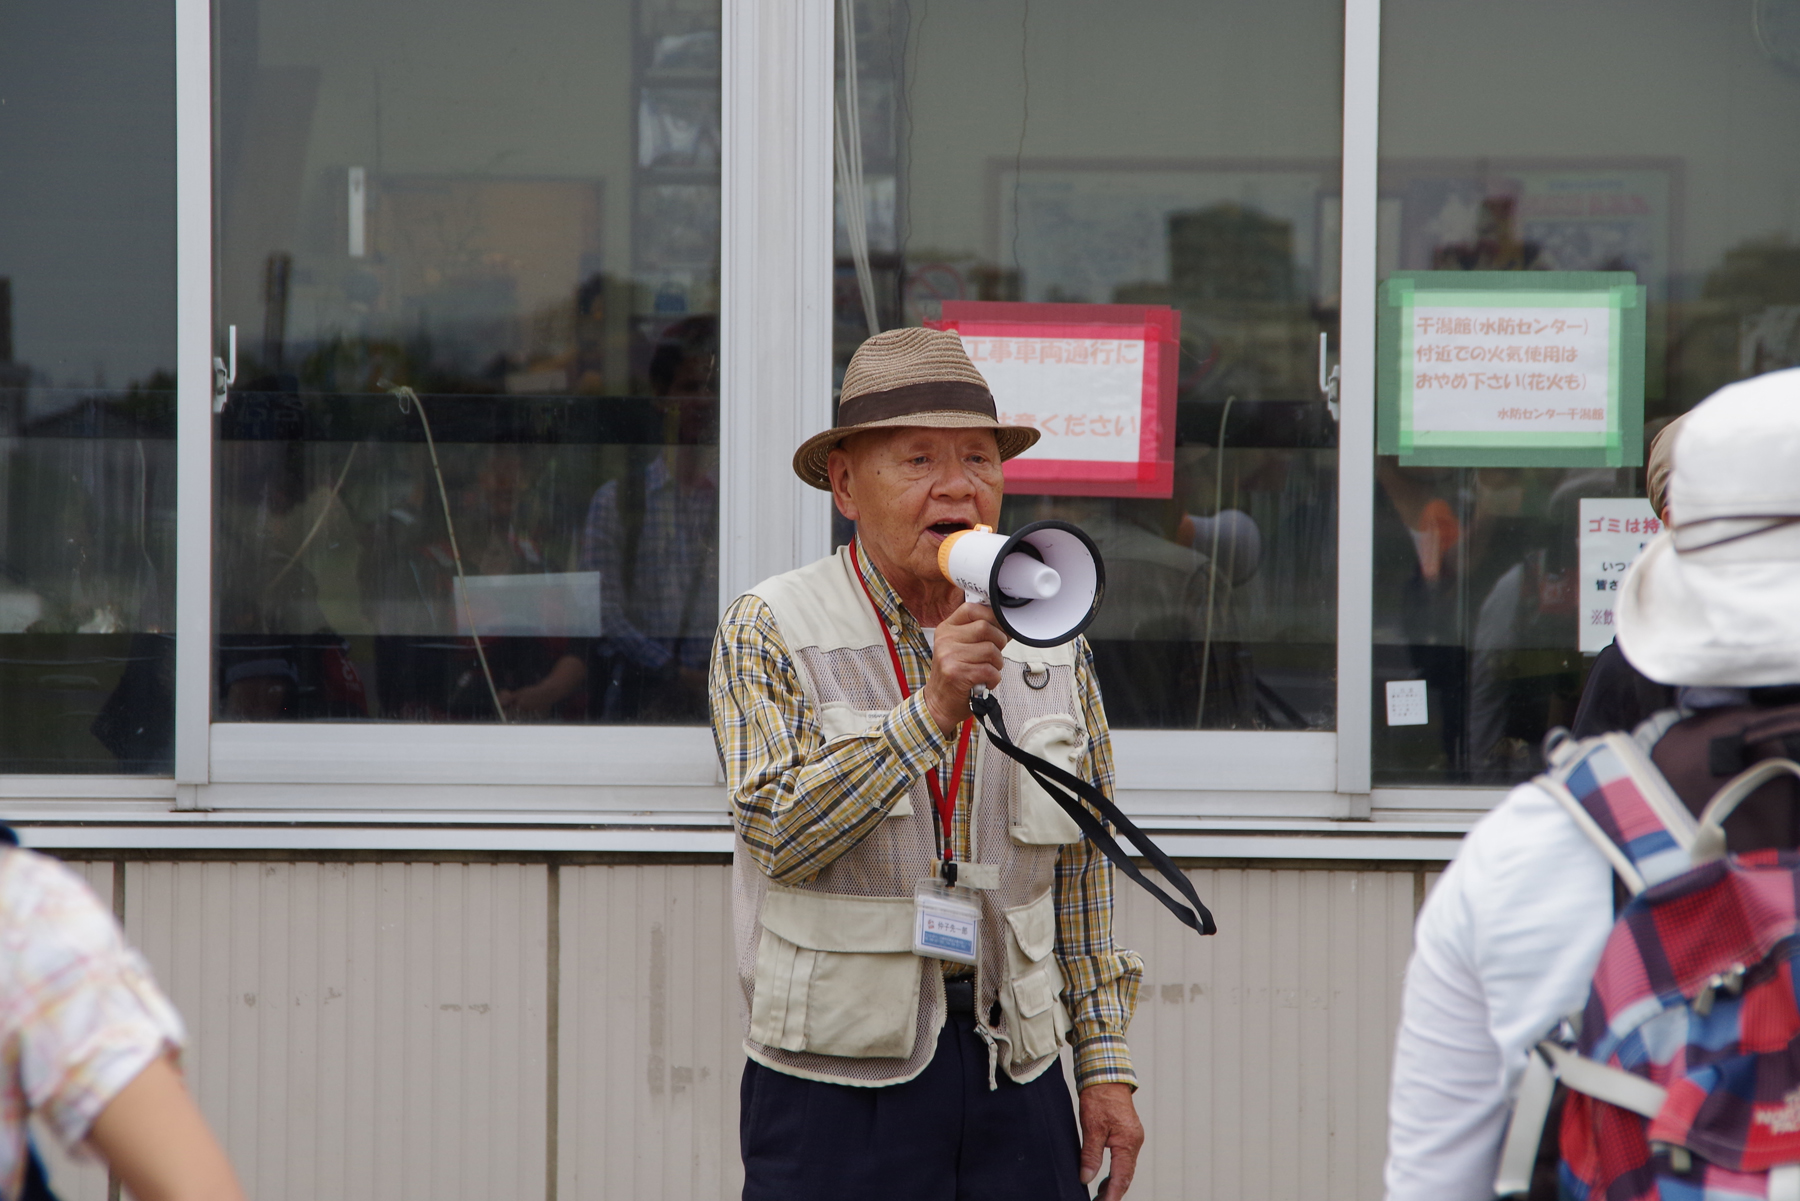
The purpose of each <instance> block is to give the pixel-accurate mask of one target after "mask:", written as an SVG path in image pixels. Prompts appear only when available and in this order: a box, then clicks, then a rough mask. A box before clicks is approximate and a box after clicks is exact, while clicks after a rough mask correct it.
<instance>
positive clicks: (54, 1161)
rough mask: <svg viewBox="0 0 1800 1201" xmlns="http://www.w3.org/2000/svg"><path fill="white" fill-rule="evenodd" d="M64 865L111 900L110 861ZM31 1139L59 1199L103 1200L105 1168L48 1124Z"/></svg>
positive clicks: (38, 1126) (109, 902)
mask: <svg viewBox="0 0 1800 1201" xmlns="http://www.w3.org/2000/svg"><path fill="white" fill-rule="evenodd" d="M64 862H65V863H66V864H67V866H68V867H69V868H70V869H71V870H72V871H74V873H75V874H76V875H78V876H80V877H81V878H82V879H83V880H86V881H87V884H88V887H89V888H92V889H93V890H94V895H96V896H98V897H99V898H100V903H101V904H102V905H105V906H106V907H107V908H109V909H110V908H112V904H113V865H112V864H111V863H109V862H105V861H95V860H79V859H78V860H65V861H64ZM31 1141H32V1143H33V1145H34V1146H36V1147H37V1149H38V1155H39V1156H40V1157H41V1158H42V1159H43V1161H44V1171H45V1173H46V1174H47V1175H48V1176H49V1177H50V1187H51V1189H52V1190H54V1191H55V1193H56V1195H57V1196H58V1197H60V1198H61V1199H62V1201H107V1197H106V1191H107V1176H106V1169H105V1168H104V1167H103V1166H101V1165H100V1164H98V1163H96V1162H94V1161H93V1160H91V1159H89V1160H77V1159H74V1158H72V1157H71V1156H69V1155H67V1154H65V1153H64V1152H63V1149H62V1145H61V1144H60V1143H58V1142H57V1141H56V1139H55V1137H54V1136H52V1135H51V1133H50V1130H49V1127H47V1126H44V1125H43V1124H42V1123H36V1122H34V1123H33V1124H32V1132H31Z"/></svg>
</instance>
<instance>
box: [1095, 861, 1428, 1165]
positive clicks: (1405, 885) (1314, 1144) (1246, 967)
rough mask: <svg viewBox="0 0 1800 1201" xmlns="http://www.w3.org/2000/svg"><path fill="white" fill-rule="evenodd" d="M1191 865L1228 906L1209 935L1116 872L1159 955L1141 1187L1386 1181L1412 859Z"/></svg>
mask: <svg viewBox="0 0 1800 1201" xmlns="http://www.w3.org/2000/svg"><path fill="white" fill-rule="evenodd" d="M1190 875H1191V877H1192V879H1193V881H1194V887H1195V889H1196V890H1197V891H1198V892H1199V893H1200V895H1201V897H1202V898H1204V899H1205V900H1206V901H1207V903H1208V905H1209V906H1211V907H1212V908H1213V911H1214V913H1215V914H1216V915H1217V917H1218V919H1219V928H1220V933H1219V934H1218V935H1216V936H1215V937H1213V938H1211V939H1200V938H1196V937H1195V936H1194V935H1193V934H1192V933H1191V932H1190V931H1188V930H1187V929H1186V927H1183V926H1181V925H1180V924H1178V923H1177V922H1175V921H1174V920H1173V919H1172V918H1171V917H1169V915H1168V914H1167V913H1166V912H1164V911H1163V909H1162V908H1161V906H1159V905H1158V904H1157V903H1156V902H1155V901H1154V900H1152V899H1151V898H1150V897H1148V896H1147V895H1145V894H1144V893H1143V892H1142V891H1140V890H1138V889H1137V888H1135V887H1132V886H1130V885H1129V884H1127V883H1121V885H1120V889H1119V900H1120V903H1119V910H1118V918H1117V930H1118V937H1119V940H1120V942H1121V943H1123V944H1124V945H1126V946H1130V947H1134V948H1135V949H1137V950H1139V951H1140V952H1141V953H1142V954H1143V955H1144V957H1145V960H1146V965H1147V966H1146V973H1145V981H1144V991H1143V995H1142V996H1141V997H1140V999H1139V1002H1138V1012H1137V1018H1136V1020H1135V1021H1134V1023H1133V1025H1132V1029H1131V1046H1132V1053H1133V1057H1134V1058H1135V1060H1136V1061H1137V1063H1138V1065H1139V1072H1140V1075H1141V1077H1142V1081H1141V1085H1142V1087H1141V1088H1140V1090H1139V1092H1138V1108H1139V1111H1140V1113H1141V1114H1142V1116H1143V1118H1144V1125H1145V1129H1146V1132H1147V1142H1146V1148H1145V1156H1144V1159H1143V1161H1142V1162H1141V1164H1140V1165H1139V1169H1138V1181H1139V1183H1138V1184H1137V1185H1136V1186H1134V1188H1133V1193H1134V1194H1136V1193H1138V1192H1142V1193H1144V1194H1146V1195H1148V1196H1153V1197H1165V1196H1166V1197H1176V1196H1190V1195H1191V1196H1213V1197H1257V1198H1270V1199H1284V1198H1302V1197H1304V1198H1309V1199H1311V1198H1346V1199H1363V1198H1377V1197H1379V1196H1380V1195H1381V1184H1380V1177H1381V1162H1382V1158H1383V1155H1384V1153H1385V1141H1386V1125H1387V1124H1386V1119H1385V1112H1386V1095H1387V1076H1388V1064H1389V1058H1390V1054H1391V1048H1392V1044H1393V1033H1394V1026H1395V1023H1396V1022H1397V1021H1398V1018H1399V997H1400V978H1401V973H1402V971H1403V970H1404V968H1405V964H1406V956H1407V955H1408V953H1409V952H1410V950H1411V943H1412V937H1411V930H1412V914H1413V891H1414V877H1413V874H1412V873H1405V872H1360V871H1325V870H1320V871H1266V870H1246V871H1229V870H1228V871H1196V872H1192V873H1190Z"/></svg>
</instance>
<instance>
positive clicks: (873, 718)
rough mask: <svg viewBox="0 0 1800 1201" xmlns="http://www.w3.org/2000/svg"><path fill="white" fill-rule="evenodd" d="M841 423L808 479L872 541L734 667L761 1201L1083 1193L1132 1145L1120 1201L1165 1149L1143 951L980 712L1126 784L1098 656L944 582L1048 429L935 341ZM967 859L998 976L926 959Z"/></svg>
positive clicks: (1063, 825) (842, 407) (897, 352)
mask: <svg viewBox="0 0 1800 1201" xmlns="http://www.w3.org/2000/svg"><path fill="white" fill-rule="evenodd" d="M838 422H839V423H838V425H837V426H836V427H835V428H833V429H830V430H827V431H825V432H824V433H822V434H819V435H818V436H816V437H814V438H812V439H810V440H809V441H807V442H806V444H805V445H803V446H801V447H800V449H799V451H798V452H797V453H796V454H795V456H794V470H795V471H796V473H798V474H799V476H800V478H801V479H803V480H805V481H806V482H807V483H808V484H811V485H812V486H813V487H815V488H820V489H827V488H828V489H829V490H830V491H831V494H832V498H833V500H834V501H835V502H836V503H837V506H838V510H839V511H840V512H842V513H843V514H844V516H845V517H847V518H849V519H850V520H851V521H854V522H855V523H856V529H857V537H856V541H855V542H854V543H853V544H852V545H850V546H848V547H845V548H843V549H842V550H840V551H839V552H838V553H837V554H835V555H833V556H831V557H829V558H826V559H823V560H820V561H819V562H817V563H814V564H812V565H810V566H808V567H803V568H801V569H800V570H798V571H793V572H789V573H787V574H786V575H781V576H777V577H775V578H774V579H771V580H767V581H764V582H763V583H762V584H760V585H758V586H757V587H756V588H754V589H752V590H751V591H750V592H748V593H746V594H745V595H744V596H741V597H739V598H738V599H737V601H735V602H734V603H733V604H732V605H731V607H730V608H729V609H728V610H727V612H726V613H725V616H724V619H723V621H721V623H720V626H719V636H718V640H717V643H716V645H715V647H714V652H713V663H712V675H711V695H712V717H713V733H714V736H715V738H716V739H717V741H718V747H719V753H720V757H721V758H722V759H723V761H724V764H725V772H726V776H727V779H728V783H729V785H730V789H731V798H732V815H733V820H734V823H735V825H736V828H737V847H736V854H735V856H734V862H733V874H734V878H735V890H736V891H735V897H734V901H735V913H736V922H735V925H736V935H737V953H738V954H737V963H738V974H739V977H740V980H741V983H742V985H743V989H744V996H745V999H746V1001H747V1002H748V1007H749V1019H750V1020H749V1032H748V1037H747V1038H746V1040H745V1050H746V1051H747V1052H748V1054H749V1058H750V1061H749V1063H748V1064H747V1065H746V1066H745V1070H744V1081H743V1091H742V1099H743V1109H742V1116H741V1119H740V1122H741V1124H740V1141H741V1146H742V1151H743V1157H744V1172H745V1185H744V1197H745V1198H746V1201H763V1199H765V1198H766V1199H770V1201H773V1199H775V1198H781V1199H782V1201H805V1199H812V1198H818V1199H820V1201H824V1199H827V1198H831V1199H836V1198H859V1199H862V1198H870V1199H879V1198H888V1197H891V1198H896V1199H901V1198H904V1199H906V1201H925V1199H930V1198H943V1199H944V1201H950V1199H951V1198H964V1197H967V1198H974V1197H981V1198H983V1199H984V1201H998V1199H1005V1198H1015V1197H1016V1198H1020V1199H1022V1201H1023V1199H1025V1198H1031V1199H1033V1201H1040V1199H1049V1198H1082V1197H1086V1196H1087V1190H1086V1188H1084V1187H1083V1185H1084V1184H1086V1183H1087V1182H1088V1181H1090V1180H1092V1179H1093V1177H1094V1176H1095V1175H1096V1174H1097V1172H1098V1170H1099V1167H1100V1160H1101V1154H1102V1151H1103V1150H1108V1149H1110V1151H1111V1154H1112V1166H1111V1172H1110V1174H1109V1176H1108V1180H1107V1183H1106V1185H1105V1187H1104V1188H1103V1189H1102V1193H1101V1195H1102V1196H1103V1197H1106V1198H1118V1197H1121V1196H1123V1195H1124V1193H1125V1190H1126V1189H1127V1188H1128V1187H1129V1186H1130V1183H1131V1175H1132V1170H1133V1167H1134V1166H1135V1163H1136V1159H1137V1152H1138V1148H1139V1146H1140V1145H1141V1143H1142V1142H1143V1127H1142V1126H1141V1125H1140V1123H1139V1122H1138V1118H1137V1114H1136V1112H1135V1109H1134V1107H1133V1104H1132V1090H1133V1089H1134V1088H1135V1087H1136V1076H1135V1074H1134V1073H1133V1071H1132V1067H1131V1060H1130V1057H1129V1053H1128V1052H1127V1050H1126V1046H1125V1039H1124V1033H1125V1028H1126V1025H1127V1024H1128V1023H1129V1021H1130V1019H1131V1012H1132V1008H1133V1006H1134V1004H1135V1002H1136V997H1137V988H1138V983H1139V980H1140V978H1141V976H1142V974H1143V966H1142V962H1141V961H1140V960H1139V959H1138V957H1137V956H1136V955H1135V954H1133V953H1132V952H1130V951H1125V950H1121V949H1119V948H1117V947H1115V946H1114V945H1113V941H1112V871H1111V868H1110V866H1109V865H1108V864H1107V863H1106V861H1105V859H1104V858H1103V857H1102V856H1101V855H1100V854H1099V853H1098V852H1097V851H1096V849H1095V848H1094V847H1093V846H1092V844H1090V843H1088V842H1087V841H1085V840H1083V839H1082V837H1081V833H1080V830H1079V829H1078V828H1077V827H1076V825H1075V823H1074V822H1073V821H1072V820H1070V819H1069V818H1068V816H1067V815H1066V814H1064V813H1063V812H1062V811H1061V810H1060V809H1058V808H1057V807H1056V805H1055V804H1054V803H1053V802H1052V801H1051V800H1050V798H1049V797H1048V796H1047V795H1046V794H1045V793H1044V792H1043V790H1042V789H1040V788H1038V787H1037V786H1036V785H1035V784H1033V783H1031V782H1030V781H1029V780H1026V779H1021V777H1020V773H1019V769H1018V768H1017V767H1016V766H1015V765H1014V764H1013V763H1012V761H1011V760H1008V759H1006V758H1004V757H1003V756H1001V755H999V754H998V753H984V748H983V747H982V746H981V740H980V739H979V738H973V737H972V736H971V726H972V723H971V721H970V713H969V703H968V701H969V694H970V691H971V690H972V689H974V688H975V687H976V686H978V685H979V686H985V687H987V688H989V689H991V690H993V692H994V693H995V695H996V696H997V697H998V698H999V700H1000V702H1001V703H1002V705H1003V706H1004V707H1005V711H1006V714H1007V719H1008V723H1009V726H1010V728H1011V729H1012V731H1013V733H1014V737H1015V738H1016V739H1017V741H1018V742H1019V743H1020V744H1021V745H1026V746H1032V745H1036V746H1038V747H1040V748H1041V750H1040V753H1045V754H1047V755H1050V756H1054V755H1058V754H1060V755H1062V756H1063V758H1062V761H1063V762H1064V763H1067V764H1068V765H1069V766H1070V768H1071V770H1073V771H1075V772H1077V773H1079V774H1081V775H1082V776H1084V777H1086V778H1087V779H1090V780H1093V781H1095V782H1097V783H1098V785H1099V786H1100V787H1101V788H1102V789H1107V790H1110V788H1111V784H1112V751H1111V744H1110V741H1109V735H1108V732H1107V727H1106V717H1105V714H1104V712H1103V711H1102V709H1101V705H1100V692H1099V688H1098V686H1097V684H1096V682H1095V679H1094V673H1093V664H1092V660H1091V658H1090V656H1089V653H1088V650H1087V646H1086V644H1085V643H1084V642H1082V641H1080V640H1076V641H1075V642H1073V643H1070V644H1067V645H1064V646H1061V647H1053V648H1049V649H1038V648H1031V647H1023V646H1020V645H1019V644H1016V643H1013V644H1009V643H1008V640H1007V637H1006V635H1005V634H1004V633H1003V632H1002V631H1001V629H1000V627H999V626H998V625H997V624H996V623H995V620H994V614H993V612H992V610H990V609H988V608H987V607H985V606H981V605H973V604H965V603H964V602H963V598H962V594H961V592H960V591H959V590H957V589H956V588H954V587H953V586H951V585H950V584H949V583H948V582H947V581H946V580H945V579H944V577H943V575H942V574H941V573H940V572H939V569H938V548H939V546H940V545H941V544H942V543H943V541H944V539H945V538H946V537H947V536H949V535H950V534H952V533H954V532H955V531H957V530H963V529H968V528H970V527H971V526H973V525H976V524H985V525H990V526H991V525H994V524H997V522H998V519H999V516H1000V498H1001V491H1002V486H1003V481H1002V477H1001V462H1002V461H1003V460H1004V459H1007V458H1010V457H1011V456H1013V455H1016V454H1018V453H1020V452H1021V451H1023V450H1026V449H1027V448H1029V447H1030V446H1031V445H1032V443H1033V442H1035V441H1036V440H1037V432H1036V431H1035V430H1033V429H1030V428H1027V427H1020V426H1008V425H1002V424H1000V423H999V421H998V420H996V417H995V408H994V400H993V397H992V395H991V394H990V393H989V391H988V388H987V384H986V381H984V380H983V379H982V377H981V374H980V373H979V372H978V371H976V370H975V367H974V365H973V364H971V363H970V362H969V360H968V357H967V356H966V355H965V354H964V353H963V349H962V343H961V340H960V339H959V338H958V337H957V336H956V335H955V334H953V333H947V332H941V331H936V330H926V329H901V330H893V331H890V332H888V333H884V334H879V335H877V336H875V337H873V338H870V339H869V340H868V341H867V342H865V343H864V344H863V345H862V347H861V348H860V349H859V350H858V351H857V353H856V355H855V357H854V358H853V359H852V360H851V362H850V366H849V369H848V370H847V371H846V372H845V374H844V386H843V392H842V397H841V400H840V403H839V408H838ZM946 840H947V842H948V853H947V854H946V853H945V844H946ZM945 858H949V859H952V860H954V861H955V862H956V864H957V871H956V874H955V875H956V883H957V884H958V885H960V886H961V887H962V889H967V890H968V892H967V893H965V894H964V895H966V896H972V897H973V898H976V906H977V908H976V911H977V912H978V913H979V919H980V920H979V923H978V926H977V929H978V934H977V936H976V938H975V947H976V951H975V953H974V955H973V956H972V958H974V960H975V962H974V963H973V964H966V963H963V962H958V961H955V960H952V959H948V958H945V959H935V958H924V957H922V956H921V955H919V954H915V953H914V947H915V945H916V940H915V937H914V936H915V932H916V929H917V928H918V926H919V923H920V922H921V921H922V920H923V919H922V918H921V916H920V909H921V906H920V903H919V902H918V901H916V900H915V890H917V889H919V888H920V884H921V881H929V880H931V879H932V878H934V877H940V878H941V875H942V874H943V873H940V871H939V868H938V864H939V863H940V862H942V860H943V859H945ZM924 887H925V889H926V890H927V891H929V890H930V888H931V887H932V885H930V884H926V885H925V886H924ZM959 891H960V890H959ZM1071 1031H1072V1034H1071V1033H1070V1032H1071ZM1067 1041H1072V1042H1073V1046H1074V1056H1075V1076H1076V1082H1077V1084H1078V1086H1079V1087H1080V1097H1081V1101H1080V1111H1081V1126H1080V1132H1079V1135H1078V1133H1077V1129H1076V1123H1075V1115H1074V1113H1073V1107H1072V1106H1071V1105H1070V1104H1069V1096H1068V1091H1067V1085H1066V1084H1065V1083H1064V1080H1063V1073H1062V1070H1061V1068H1060V1065H1059V1063H1058V1059H1057V1055H1058V1052H1059V1051H1060V1050H1061V1048H1062V1047H1063V1046H1064V1045H1065V1042H1067Z"/></svg>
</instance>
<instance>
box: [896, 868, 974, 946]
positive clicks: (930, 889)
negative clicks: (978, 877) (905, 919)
mask: <svg viewBox="0 0 1800 1201" xmlns="http://www.w3.org/2000/svg"><path fill="white" fill-rule="evenodd" d="M980 945H981V906H980V905H979V904H977V903H976V900H975V894H974V893H973V892H970V891H969V890H968V889H966V888H946V887H944V884H943V881H941V880H930V879H927V880H920V881H919V882H918V884H917V885H916V886H914V888H913V954H915V955H924V956H926V957H927V958H931V959H950V960H954V961H955V962H957V963H974V962H975V956H976V952H977V949H978V948H979V947H980Z"/></svg>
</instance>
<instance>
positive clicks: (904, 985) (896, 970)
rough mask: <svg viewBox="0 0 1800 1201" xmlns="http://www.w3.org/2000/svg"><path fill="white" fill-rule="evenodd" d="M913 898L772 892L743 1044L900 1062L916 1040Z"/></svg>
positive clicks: (917, 966)
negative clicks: (747, 1041)
mask: <svg viewBox="0 0 1800 1201" xmlns="http://www.w3.org/2000/svg"><path fill="white" fill-rule="evenodd" d="M912 922H913V899H912V898H911V897H859V896H846V895H842V894H838V893H827V892H810V891H807V890H805V889H798V888H787V887H784V886H782V885H779V884H771V885H770V886H769V891H768V895H767V896H765V897H764V898H763V907H762V938H761V941H760V942H759V943H758V944H757V948H756V984H755V990H754V992H753V994H752V996H751V1001H750V1040H751V1041H752V1042H755V1043H760V1044H762V1045H763V1046H765V1047H778V1048H780V1049H781V1050H784V1051H808V1052H811V1053H813V1054H815V1055H842V1056H848V1057H852V1058H858V1059H872V1058H893V1059H904V1058H906V1057H907V1056H909V1055H911V1054H912V1050H913V1042H914V1040H915V1038H916V1037H917V1034H918V1024H919V1021H918V1019H919V987H920V981H921V979H922V976H921V965H922V964H924V962H925V961H924V960H921V959H920V958H919V957H918V956H917V955H914V954H913V953H912Z"/></svg>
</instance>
